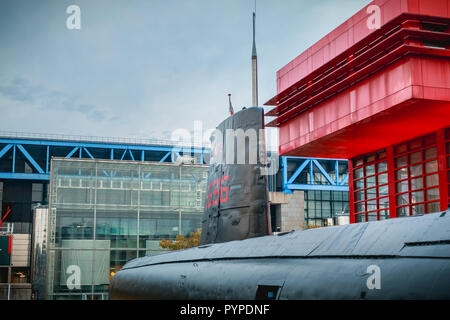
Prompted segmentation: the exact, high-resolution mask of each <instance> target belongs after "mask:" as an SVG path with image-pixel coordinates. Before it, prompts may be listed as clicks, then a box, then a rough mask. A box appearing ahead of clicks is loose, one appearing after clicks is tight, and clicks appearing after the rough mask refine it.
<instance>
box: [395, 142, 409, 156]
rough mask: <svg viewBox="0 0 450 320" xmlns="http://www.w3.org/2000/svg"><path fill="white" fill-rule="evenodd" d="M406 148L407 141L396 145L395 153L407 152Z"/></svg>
mask: <svg viewBox="0 0 450 320" xmlns="http://www.w3.org/2000/svg"><path fill="white" fill-rule="evenodd" d="M406 150H407V145H406V143H404V144H401V145H398V146H396V147H395V153H396V154H399V153H403V152H406Z"/></svg>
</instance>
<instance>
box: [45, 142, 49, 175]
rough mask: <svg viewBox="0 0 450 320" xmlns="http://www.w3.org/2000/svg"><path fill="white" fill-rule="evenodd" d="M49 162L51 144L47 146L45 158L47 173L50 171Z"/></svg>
mask: <svg viewBox="0 0 450 320" xmlns="http://www.w3.org/2000/svg"><path fill="white" fill-rule="evenodd" d="M49 162H50V146H47V157H46V158H45V173H48V164H49Z"/></svg>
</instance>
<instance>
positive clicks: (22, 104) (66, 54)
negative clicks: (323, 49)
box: [0, 0, 370, 138]
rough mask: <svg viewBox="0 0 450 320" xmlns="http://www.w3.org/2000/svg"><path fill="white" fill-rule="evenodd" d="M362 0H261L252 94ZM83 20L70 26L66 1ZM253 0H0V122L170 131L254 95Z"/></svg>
mask: <svg viewBox="0 0 450 320" xmlns="http://www.w3.org/2000/svg"><path fill="white" fill-rule="evenodd" d="M369 2H370V1H369V0H315V1H310V0H281V1H277V0H258V1H257V21H256V24H257V25H256V27H257V51H258V63H259V100H260V104H263V103H264V102H266V101H267V100H269V99H270V98H271V97H273V96H274V95H275V94H276V71H277V70H279V69H280V68H281V67H283V66H284V65H286V64H287V63H288V62H289V61H291V60H292V59H293V58H295V57H296V56H297V55H299V54H300V53H301V52H303V51H304V50H305V49H307V48H308V47H310V46H311V45H312V44H314V43H315V42H317V41H318V40H319V39H320V38H322V37H323V36H324V35H326V34H327V33H328V32H330V31H331V30H332V29H334V28H335V27H337V26H338V25H339V24H341V23H342V22H344V21H345V20H347V19H348V18H349V17H351V16H352V15H353V14H354V13H356V12H357V11H358V10H360V9H361V8H363V7H364V6H365V5H367V4H368V3H369ZM72 4H75V5H78V6H79V7H80V9H81V29H80V30H69V29H68V28H67V27H66V20H67V18H68V17H69V14H67V13H66V8H67V7H68V6H69V5H72ZM253 7H254V0H220V1H219V0H109V1H102V0H86V1H80V0H71V1H65V0H53V1H50V0H48V1H47V0H42V1H36V0H28V1H25V0H1V2H0V119H1V121H0V123H1V127H0V130H1V131H15V132H33V133H52V134H77V135H91V136H92V135H94V136H111V137H139V138H170V133H171V132H172V131H173V130H175V129H177V128H186V129H188V130H193V128H194V121H195V120H201V121H203V125H204V129H206V128H212V127H215V126H216V125H217V124H219V123H220V122H221V121H222V120H223V119H225V118H226V117H227V116H228V102H227V99H228V98H227V94H228V93H231V94H232V101H233V105H234V108H235V110H239V109H241V108H242V107H243V106H248V105H250V104H251V60H250V58H251V49H252V39H251V38H252V26H251V22H252V11H253Z"/></svg>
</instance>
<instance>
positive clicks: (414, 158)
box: [409, 151, 422, 164]
mask: <svg viewBox="0 0 450 320" xmlns="http://www.w3.org/2000/svg"><path fill="white" fill-rule="evenodd" d="M421 161H422V151H417V152H413V153H410V154H409V163H410V164H413V163H418V162H421Z"/></svg>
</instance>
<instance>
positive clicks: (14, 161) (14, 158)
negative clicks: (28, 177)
mask: <svg viewBox="0 0 450 320" xmlns="http://www.w3.org/2000/svg"><path fill="white" fill-rule="evenodd" d="M12 172H13V173H14V172H16V145H14V149H13V159H12Z"/></svg>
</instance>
